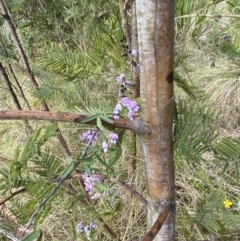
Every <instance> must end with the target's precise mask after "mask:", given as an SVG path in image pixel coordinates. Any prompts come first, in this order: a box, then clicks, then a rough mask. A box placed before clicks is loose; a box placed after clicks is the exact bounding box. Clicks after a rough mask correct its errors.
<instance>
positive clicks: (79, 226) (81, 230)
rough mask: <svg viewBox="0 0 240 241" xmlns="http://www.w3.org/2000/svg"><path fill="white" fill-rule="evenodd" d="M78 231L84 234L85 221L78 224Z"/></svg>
mask: <svg viewBox="0 0 240 241" xmlns="http://www.w3.org/2000/svg"><path fill="white" fill-rule="evenodd" d="M76 230H77V232H79V233H82V232H83V230H84V225H83V221H80V222H78V223H77V226H76Z"/></svg>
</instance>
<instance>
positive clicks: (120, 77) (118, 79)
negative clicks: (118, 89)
mask: <svg viewBox="0 0 240 241" xmlns="http://www.w3.org/2000/svg"><path fill="white" fill-rule="evenodd" d="M123 78H124V74H120V75H119V76H118V77H117V82H118V83H122V82H123Z"/></svg>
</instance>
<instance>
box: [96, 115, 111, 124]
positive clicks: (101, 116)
mask: <svg viewBox="0 0 240 241" xmlns="http://www.w3.org/2000/svg"><path fill="white" fill-rule="evenodd" d="M99 117H100V119H101V120H103V121H105V122H107V123H109V124H113V123H114V121H113V120H111V119H110V118H108V117H106V116H103V115H100V116H99Z"/></svg>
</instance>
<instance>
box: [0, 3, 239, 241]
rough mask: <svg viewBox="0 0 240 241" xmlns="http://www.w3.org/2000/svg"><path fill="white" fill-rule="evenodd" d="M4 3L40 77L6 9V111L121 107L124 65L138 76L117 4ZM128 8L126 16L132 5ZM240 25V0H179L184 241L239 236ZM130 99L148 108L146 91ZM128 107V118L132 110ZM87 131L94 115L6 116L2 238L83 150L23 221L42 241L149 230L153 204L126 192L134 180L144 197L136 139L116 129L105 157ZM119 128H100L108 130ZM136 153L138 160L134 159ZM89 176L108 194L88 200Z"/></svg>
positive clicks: (2, 42)
mask: <svg viewBox="0 0 240 241" xmlns="http://www.w3.org/2000/svg"><path fill="white" fill-rule="evenodd" d="M5 4H6V6H7V8H8V11H9V14H10V16H11V19H12V21H13V22H14V25H15V27H16V30H17V35H18V37H19V39H20V42H21V45H22V47H23V49H24V52H25V53H26V55H27V58H28V61H29V63H30V66H31V69H32V72H33V74H34V76H35V78H36V80H37V82H38V84H39V86H37V87H36V86H35V87H34V85H33V84H32V83H31V82H30V81H29V76H28V75H27V74H26V71H25V67H24V66H23V64H22V62H21V58H20V57H19V55H18V51H17V48H16V45H15V43H14V42H13V41H12V38H11V31H9V28H8V27H7V24H6V21H5V19H4V18H3V17H1V19H0V24H1V35H0V71H1V73H0V74H1V79H4V78H3V75H4V72H3V70H4V69H5V74H6V75H7V76H8V79H9V81H10V86H11V87H12V90H11V89H10V88H9V85H8V83H7V82H6V81H5V80H4V81H3V80H2V81H1V82H0V88H1V91H0V106H1V109H2V110H16V109H18V110H44V107H43V106H44V104H46V103H47V105H48V107H49V109H50V111H52V112H70V113H75V114H79V115H80V114H81V115H92V116H94V115H96V114H97V115H98V114H99V113H100V114H101V116H100V117H99V115H98V117H99V119H98V120H100V121H99V122H98V128H99V126H100V127H101V121H103V119H101V118H104V117H103V116H107V117H109V116H111V115H112V114H113V110H114V108H115V106H116V105H117V104H118V97H119V93H120V92H121V88H122V86H121V85H120V84H119V82H118V81H117V77H119V76H120V75H121V74H122V73H124V74H125V78H126V79H127V80H131V78H132V72H131V69H132V65H131V64H130V63H129V57H125V55H127V56H128V53H127V54H126V52H127V50H126V46H125V40H124V39H123V38H124V33H123V29H122V19H121V14H120V11H119V3H118V2H117V1H113V0H98V1H94V0H91V1H86V0H59V1H54V0H48V1H47V0H29V1H26V0H8V1H6V3H5ZM128 14H129V19H131V11H130V10H129V13H128ZM239 30H240V2H239V0H229V1H207V0H176V6H175V62H174V63H175V66H174V84H175V101H174V119H173V123H174V125H173V136H174V162H175V180H176V182H175V187H176V204H177V206H176V240H179V241H184V240H189V241H194V240H212V241H213V240H221V241H225V240H232V241H238V240H240V185H239V184H240V128H239V125H240V114H239V113H240V85H239V81H240V79H239V78H240V32H239ZM140 75H141V74H140ZM11 92H14V93H15V95H16V99H17V100H18V103H19V106H18V107H17V105H16V102H14V100H13V97H12V95H11V94H10V93H11ZM135 101H136V103H137V105H138V106H140V110H139V112H140V113H141V99H140V98H136V99H135ZM123 115H124V116H127V111H126V110H123ZM106 121H109V118H107V119H106ZM89 129H90V130H92V133H91V134H92V135H94V131H96V128H94V126H89V125H87V124H85V125H83V124H77V123H60V122H59V123H53V122H47V121H37V120H29V121H23V120H1V122H0V136H1V138H0V164H1V165H0V239H1V240H9V239H10V238H9V236H7V235H6V233H8V234H9V233H12V234H14V235H15V236H16V237H19V234H20V236H21V232H22V231H23V230H24V227H26V225H27V224H29V221H30V220H31V218H32V217H33V214H34V212H35V211H36V210H37V209H38V208H39V204H40V203H42V201H43V200H45V198H46V197H47V196H48V195H50V196H51V192H52V190H53V188H54V187H55V186H56V183H57V182H58V178H59V176H64V175H66V176H67V174H68V170H67V167H68V166H69V164H70V163H71V161H72V160H78V159H79V158H80V157H81V156H82V157H83V159H81V160H83V161H81V162H80V164H79V165H78V168H77V169H76V172H73V173H72V175H71V177H69V179H68V180H67V181H66V182H64V183H63V184H62V185H61V187H60V188H59V189H58V190H57V192H56V193H54V195H52V196H51V198H50V200H48V202H47V203H46V204H45V205H43V207H42V208H41V210H39V213H38V215H37V216H36V217H34V220H32V221H34V222H33V223H34V224H31V225H29V227H28V229H29V230H30V231H32V230H33V228H34V227H36V229H38V230H42V234H41V235H42V236H41V238H42V240H58V241H62V240H64V241H72V240H88V238H89V237H90V240H118V238H117V237H120V239H121V240H128V241H130V240H132V241H134V240H138V239H139V238H140V237H142V236H144V234H145V233H146V232H147V231H148V230H147V224H146V215H147V209H146V207H145V206H144V204H143V203H142V202H140V201H139V200H138V199H137V198H136V197H135V196H134V195H133V194H132V193H131V192H129V189H130V188H131V187H132V188H134V189H135V190H136V191H137V192H138V193H140V194H142V196H143V197H145V194H146V184H145V179H144V163H143V159H142V156H141V154H142V150H141V144H140V139H138V137H136V148H137V152H135V155H134V156H133V153H134V152H133V151H132V149H131V148H133V147H132V146H133V143H132V139H131V133H130V131H128V130H121V131H118V142H117V143H116V146H114V148H115V149H114V151H112V152H111V156H109V157H108V162H107V161H106V162H105V159H104V158H102V156H101V157H100V155H99V152H98V149H94V148H101V145H100V144H97V146H96V147H94V146H91V147H89V146H87V142H86V140H83V139H84V138H85V137H86V136H83V134H84V133H86V132H87V131H88V130H89ZM100 129H101V128H100ZM112 131H115V130H111V129H109V130H108V129H106V130H105V132H106V133H107V134H108V135H109V133H111V132H112ZM60 134H61V136H62V137H63V139H64V141H65V145H64V144H62V143H63V142H62V141H59V140H61V137H59V135H60ZM99 138H102V136H101V135H100V137H99ZM101 140H102V139H101ZM110 141H112V139H111V140H110ZM110 141H109V143H110ZM111 143H112V142H111ZM111 145H112V146H111ZM86 147H87V148H90V150H91V151H92V154H91V155H90V158H92V159H91V160H90V159H88V155H86V156H85V155H84V152H85V151H86ZM91 148H92V149H91ZM111 148H112V150H113V144H109V149H110V150H111ZM87 151H89V149H88V150H87ZM84 158H85V159H84ZM132 158H134V159H135V160H136V164H135V165H133V166H130V164H129V161H130V160H131V159H132ZM129 169H131V171H129ZM132 169H133V170H132ZM86 172H87V173H88V175H89V176H88V177H86V176H85V177H84V173H85V175H86ZM66 173H67V174H66ZM129 173H130V174H129ZM91 174H93V175H95V177H94V178H95V179H94V180H95V181H96V180H99V179H101V182H100V181H99V182H98V181H97V184H96V182H95V184H96V187H95V188H96V189H97V190H98V192H99V193H101V194H102V193H104V195H102V197H101V198H96V199H93V198H91V195H90V194H89V192H88V191H87V190H86V178H89V177H90V176H91ZM84 178H85V179H84ZM97 178H99V179H97ZM84 181H85V183H84ZM122 182H123V183H125V184H128V186H127V188H126V186H125V185H124V184H122ZM7 197H10V198H9V200H6V198H7ZM82 221H83V222H84V224H85V225H86V224H89V226H88V227H91V230H90V229H89V230H90V231H89V233H90V236H89V235H88V233H87V232H86V230H84V227H80V226H78V227H79V229H78V228H77V225H78V224H79V223H81V222H82ZM91 222H93V223H94V225H92V226H91V225H90V223H91ZM79 225H80V224H79ZM106 225H107V226H108V227H109V229H110V230H109V229H108V228H107V227H106ZM111 232H113V233H114V234H117V237H115V238H114V234H113V233H111ZM88 236H89V237H88ZM10 240H11V239H10ZM12 240H14V239H12Z"/></svg>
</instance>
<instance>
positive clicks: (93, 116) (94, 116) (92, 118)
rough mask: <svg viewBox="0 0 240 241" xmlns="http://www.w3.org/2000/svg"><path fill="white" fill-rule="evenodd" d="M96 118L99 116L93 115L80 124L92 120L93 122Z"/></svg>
mask: <svg viewBox="0 0 240 241" xmlns="http://www.w3.org/2000/svg"><path fill="white" fill-rule="evenodd" d="M98 116H99V114H95V115H92V116H89V117H86V118H84V119H83V120H82V121H81V123H87V122H90V121H92V120H95V119H96V118H97V117H98Z"/></svg>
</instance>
